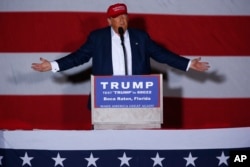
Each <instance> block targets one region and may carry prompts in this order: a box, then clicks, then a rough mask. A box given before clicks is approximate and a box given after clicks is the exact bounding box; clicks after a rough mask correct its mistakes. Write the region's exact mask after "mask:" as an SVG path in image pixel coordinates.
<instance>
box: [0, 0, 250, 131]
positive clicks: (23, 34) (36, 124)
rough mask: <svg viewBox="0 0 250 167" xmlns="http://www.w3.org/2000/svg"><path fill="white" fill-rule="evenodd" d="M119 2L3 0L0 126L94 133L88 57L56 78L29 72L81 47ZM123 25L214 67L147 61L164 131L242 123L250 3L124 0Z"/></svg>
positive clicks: (248, 76)
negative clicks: (160, 96)
mask: <svg viewBox="0 0 250 167" xmlns="http://www.w3.org/2000/svg"><path fill="white" fill-rule="evenodd" d="M117 2H118V1H116V0H105V1H97V0H74V1H71V0H60V1H57V0H43V1H40V0H22V1H19V0H1V1H0V24H1V26H0V68H1V73H0V77H1V79H0V101H1V104H0V128H2V129H34V128H36V129H62V130H67V129H78V130H81V129H91V122H90V120H91V119H90V112H89V111H87V108H86V105H87V99H88V94H89V93H90V80H89V78H90V70H91V61H90V62H89V63H87V64H84V65H83V66H79V67H76V68H74V69H71V70H68V71H65V72H61V73H56V74H53V73H52V72H47V73H38V72H35V71H32V69H31V63H33V62H39V58H40V57H43V58H46V59H48V60H54V59H56V58H59V57H62V56H64V55H66V54H68V53H70V52H72V51H74V50H76V49H77V48H78V47H80V46H81V44H82V43H84V41H85V40H86V37H87V35H88V33H89V32H90V31H92V30H94V29H96V28H100V27H104V26H106V25H107V21H106V19H107V18H106V9H107V7H108V6H109V5H111V4H114V3H117ZM121 2H123V3H126V4H127V6H128V12H129V18H130V26H131V27H136V28H140V29H144V30H146V31H147V32H148V33H149V34H150V36H151V38H152V39H154V40H155V41H156V42H158V43H159V44H160V45H163V46H164V47H166V48H169V49H170V50H172V51H174V52H176V53H178V54H180V55H181V56H186V57H189V58H193V57H199V56H201V57H202V60H203V61H208V62H209V63H210V65H211V69H210V70H209V71H208V72H205V73H198V72H194V71H189V72H187V73H186V72H180V71H178V70H175V69H172V68H171V67H169V66H167V65H163V64H159V63H157V62H154V61H152V68H153V73H163V74H164V75H165V79H164V84H163V85H164V124H163V128H218V127H240V126H249V125H250V121H249V117H250V114H249V113H250V109H249V108H250V105H249V104H250V98H249V97H250V87H249V83H250V82H249V81H250V72H249V64H250V59H249V55H250V47H249V44H250V1H248V0H223V1H217V0H209V1H207V0H189V1H175V0H144V1H134V0H123V1H121Z"/></svg>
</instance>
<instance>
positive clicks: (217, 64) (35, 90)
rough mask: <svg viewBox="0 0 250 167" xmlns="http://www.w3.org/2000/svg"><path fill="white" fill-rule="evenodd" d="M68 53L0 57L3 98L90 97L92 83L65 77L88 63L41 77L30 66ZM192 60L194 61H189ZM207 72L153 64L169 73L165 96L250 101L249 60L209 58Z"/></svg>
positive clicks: (242, 58)
mask: <svg viewBox="0 0 250 167" xmlns="http://www.w3.org/2000/svg"><path fill="white" fill-rule="evenodd" d="M66 54H67V53H0V67H1V69H2V71H1V73H0V77H1V79H0V85H4V86H1V87H0V95H38V94H44V95H50V94H53V95H61V94H63V95H72V94H73V95H79V94H86V95H88V94H89V93H90V81H87V82H82V83H79V84H74V83H69V82H67V81H66V80H65V79H66V78H65V75H70V74H75V73H77V72H79V71H84V70H86V69H87V68H89V67H91V65H92V63H91V62H89V63H87V64H84V65H82V66H79V67H76V68H73V69H71V70H68V71H65V72H62V73H56V74H54V73H52V72H45V73H39V72H36V71H33V70H32V69H31V63H33V62H39V58H40V57H43V58H47V59H49V60H54V59H56V58H59V57H61V56H64V55H66ZM189 58H194V57H190V56H189ZM202 61H208V62H209V63H210V65H211V69H210V70H209V71H208V72H205V73H203V72H194V71H188V72H181V71H179V70H176V69H172V68H168V67H166V65H164V64H159V63H156V62H154V61H152V68H153V69H157V70H158V71H160V72H162V73H166V75H167V76H168V77H167V78H168V80H164V83H163V87H164V88H163V89H164V96H170V97H187V98H249V97H250V87H249V83H250V73H249V64H250V56H245V57H240V56H234V57H233V56H230V57H226V56H223V57H222V56H210V57H202Z"/></svg>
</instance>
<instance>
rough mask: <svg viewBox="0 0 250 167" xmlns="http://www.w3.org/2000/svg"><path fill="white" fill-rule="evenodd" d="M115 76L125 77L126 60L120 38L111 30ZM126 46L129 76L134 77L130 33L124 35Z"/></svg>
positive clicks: (126, 32)
mask: <svg viewBox="0 0 250 167" xmlns="http://www.w3.org/2000/svg"><path fill="white" fill-rule="evenodd" d="M111 42H112V64H113V75H125V59H124V53H123V48H122V45H121V38H120V36H119V35H118V34H117V33H115V31H114V30H113V29H111ZM124 45H125V49H126V53H127V68H128V75H132V56H131V46H130V40H129V35H128V31H125V33H124Z"/></svg>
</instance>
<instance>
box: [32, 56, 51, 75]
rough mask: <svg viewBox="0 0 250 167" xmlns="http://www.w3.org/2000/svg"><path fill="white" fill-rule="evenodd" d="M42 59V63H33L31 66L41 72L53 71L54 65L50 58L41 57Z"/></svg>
mask: <svg viewBox="0 0 250 167" xmlns="http://www.w3.org/2000/svg"><path fill="white" fill-rule="evenodd" d="M40 61H41V63H32V65H31V68H32V69H34V70H35V71H39V72H45V71H51V69H52V67H51V64H50V62H49V61H48V60H46V59H44V58H40Z"/></svg>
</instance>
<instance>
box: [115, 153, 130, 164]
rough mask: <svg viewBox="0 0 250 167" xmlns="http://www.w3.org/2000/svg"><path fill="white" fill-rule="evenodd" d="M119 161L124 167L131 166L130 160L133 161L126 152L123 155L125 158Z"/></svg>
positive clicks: (120, 158)
mask: <svg viewBox="0 0 250 167" xmlns="http://www.w3.org/2000/svg"><path fill="white" fill-rule="evenodd" d="M118 159H119V160H121V165H120V166H122V165H127V166H129V162H128V161H129V160H130V159H132V158H131V157H127V155H126V153H125V152H124V153H123V156H122V157H118Z"/></svg>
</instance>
